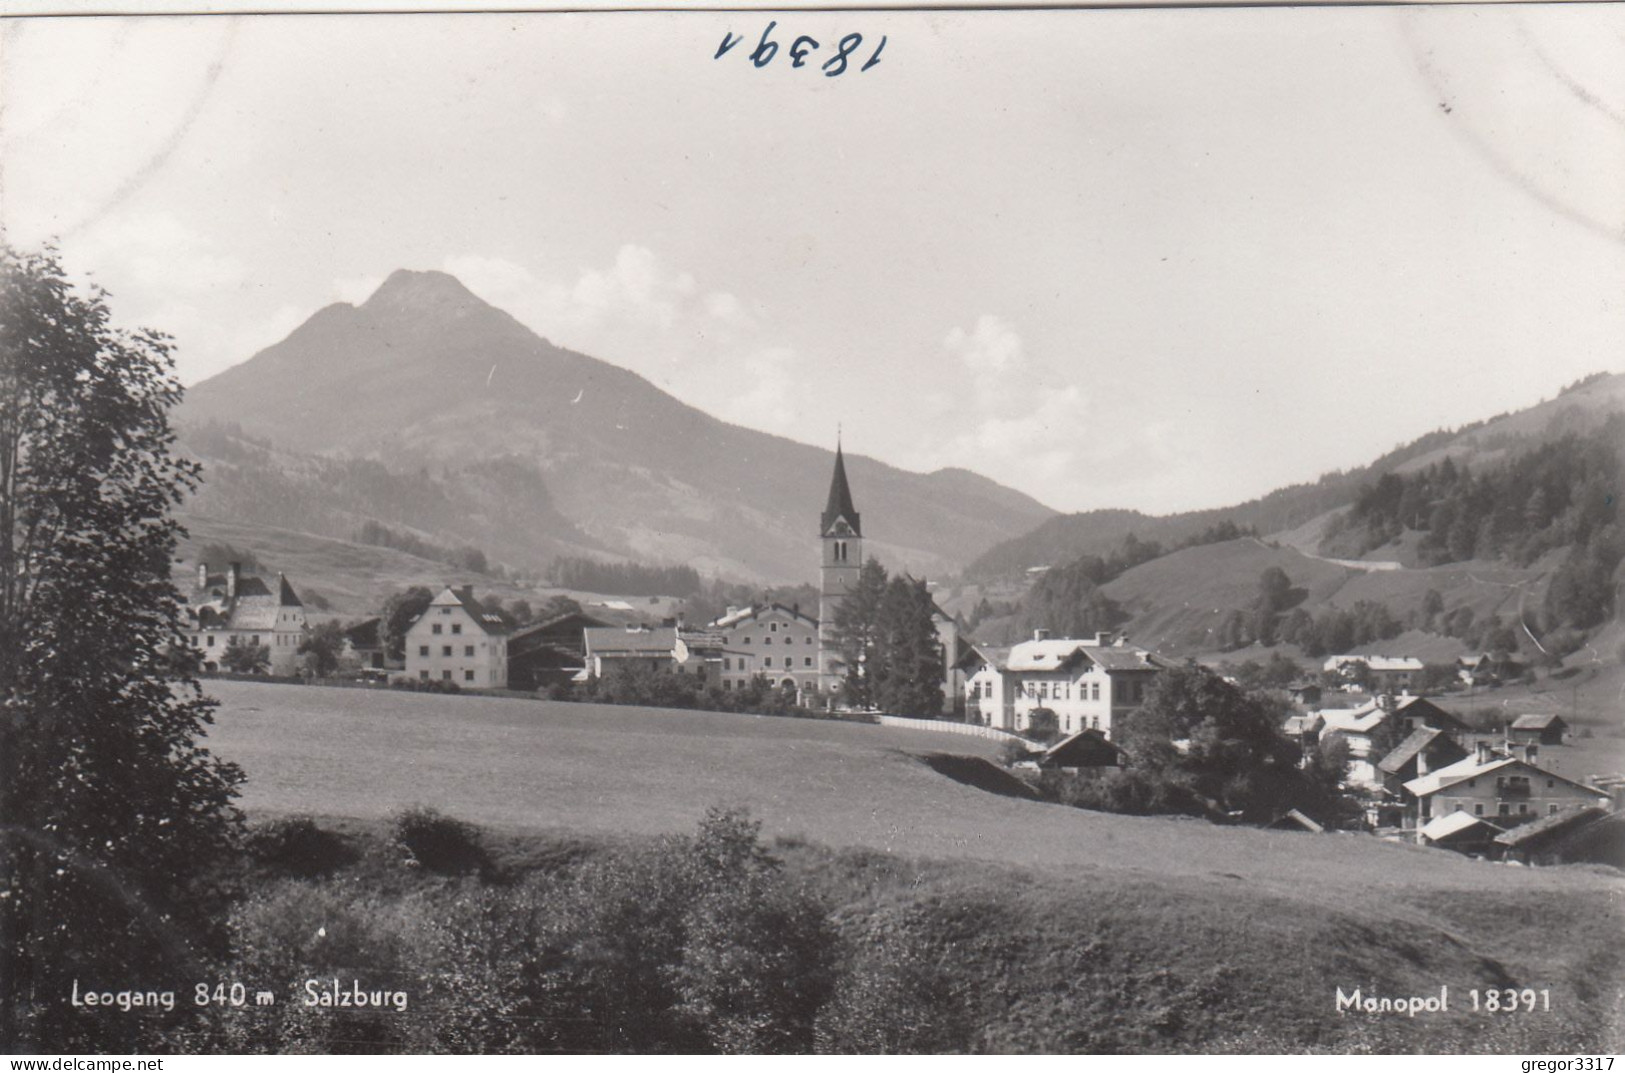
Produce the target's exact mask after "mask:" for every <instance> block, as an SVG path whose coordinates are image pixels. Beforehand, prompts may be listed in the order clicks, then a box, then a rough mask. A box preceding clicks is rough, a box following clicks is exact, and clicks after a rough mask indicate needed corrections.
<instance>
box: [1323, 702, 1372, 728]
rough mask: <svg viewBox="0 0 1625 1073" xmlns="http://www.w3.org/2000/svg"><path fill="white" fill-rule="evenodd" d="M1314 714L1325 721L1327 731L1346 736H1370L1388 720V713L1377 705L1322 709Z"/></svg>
mask: <svg viewBox="0 0 1625 1073" xmlns="http://www.w3.org/2000/svg"><path fill="white" fill-rule="evenodd" d="M1314 714H1316V715H1318V716H1320V717H1321V719H1323V720H1325V726H1326V730H1327V731H1334V730H1335V731H1339V732H1341V733H1344V734H1369V733H1371V732H1372V731H1373V730H1375V729H1377V727H1379V726H1381V725H1382V721H1383V720H1384V719H1386V718H1388V713H1387V712H1386V711H1384V710H1383V709H1382V708H1381V707H1379V706H1378V705H1376V704H1365V705H1362V706H1360V707H1358V708H1322V709H1320V710H1318V711H1316V712H1315V713H1314Z"/></svg>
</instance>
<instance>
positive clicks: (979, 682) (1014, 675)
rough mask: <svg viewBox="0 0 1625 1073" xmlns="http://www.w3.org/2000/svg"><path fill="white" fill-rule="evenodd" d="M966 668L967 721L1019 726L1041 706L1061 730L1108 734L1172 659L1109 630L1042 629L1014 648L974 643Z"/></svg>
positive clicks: (1025, 725)
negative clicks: (1073, 634)
mask: <svg viewBox="0 0 1625 1073" xmlns="http://www.w3.org/2000/svg"><path fill="white" fill-rule="evenodd" d="M961 666H963V667H964V669H965V671H966V672H967V674H968V675H969V677H968V678H967V679H966V681H965V717H966V719H967V720H968V721H971V722H979V723H982V724H984V725H987V726H991V727H997V728H998V729H1001V730H1010V731H1022V730H1026V729H1027V728H1028V727H1029V726H1030V725H1031V718H1032V713H1033V712H1034V711H1035V710H1036V709H1039V708H1048V709H1049V710H1050V711H1052V712H1054V713H1055V715H1056V717H1057V719H1058V720H1059V721H1060V724H1061V725H1060V730H1061V733H1062V734H1075V733H1077V732H1078V731H1080V730H1098V731H1100V732H1101V733H1103V734H1105V735H1106V736H1107V737H1110V736H1111V732H1112V722H1113V720H1114V719H1115V718H1120V717H1121V716H1122V715H1124V714H1125V713H1127V712H1130V711H1132V710H1134V709H1135V708H1136V707H1138V706H1139V705H1140V703H1141V702H1142V701H1143V700H1144V699H1145V695H1146V690H1147V689H1149V688H1150V685H1151V680H1152V679H1153V678H1155V677H1156V675H1157V674H1158V672H1160V671H1162V670H1164V669H1166V667H1167V664H1165V663H1164V662H1163V661H1162V660H1161V659H1159V658H1158V657H1157V656H1155V655H1153V654H1152V653H1150V652H1148V651H1146V650H1145V649H1143V648H1136V647H1133V646H1132V645H1129V644H1128V643H1127V640H1126V639H1125V638H1122V637H1113V635H1111V634H1107V633H1101V634H1096V635H1095V636H1094V638H1092V639H1089V640H1082V639H1077V638H1070V637H1067V638H1051V637H1050V636H1049V631H1047V630H1038V631H1037V632H1036V633H1034V635H1033V639H1032V640H1031V641H1023V642H1022V643H1021V644H1018V645H1015V646H1014V647H1011V648H994V647H990V646H985V645H973V646H972V647H971V651H970V653H969V655H968V656H967V657H966V659H965V660H964V661H962V663H961Z"/></svg>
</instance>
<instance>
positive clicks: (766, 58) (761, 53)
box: [750, 22, 779, 67]
mask: <svg viewBox="0 0 1625 1073" xmlns="http://www.w3.org/2000/svg"><path fill="white" fill-rule="evenodd" d="M777 25H778V23H777V22H770V23H768V24H767V29H765V30H763V31H762V40H761V42H760V43H759V44H757V46H756V51H755V52H752V53H751V54H750V62H752V63H754V64H755V65H756V66H758V67H766V66H767V65H768V64H770V63H772V62H773V57H774V56H777V55H778V54H779V43H778V42H777V41H769V40H768V39H767V35H768V34H770V33H772V32H773V27H775V26H777Z"/></svg>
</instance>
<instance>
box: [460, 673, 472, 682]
mask: <svg viewBox="0 0 1625 1073" xmlns="http://www.w3.org/2000/svg"><path fill="white" fill-rule="evenodd" d="M473 680H474V672H473V671H471V670H469V671H464V672H463V681H465V682H472V681H473Z"/></svg>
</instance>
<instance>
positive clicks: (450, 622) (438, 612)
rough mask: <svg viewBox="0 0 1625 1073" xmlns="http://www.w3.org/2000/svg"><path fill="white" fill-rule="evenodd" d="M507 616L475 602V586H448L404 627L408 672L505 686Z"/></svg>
mask: <svg viewBox="0 0 1625 1073" xmlns="http://www.w3.org/2000/svg"><path fill="white" fill-rule="evenodd" d="M510 632H511V631H510V628H509V625H508V620H507V619H506V618H504V617H503V616H502V615H501V614H500V613H498V612H495V611H487V610H486V609H484V608H483V607H481V606H480V605H479V604H477V603H475V602H474V587H473V586H472V585H465V586H463V587H462V588H460V589H453V588H449V587H448V588H447V589H445V590H444V591H442V592H441V593H440V595H439V596H436V597H435V598H434V600H433V601H431V602H430V604H429V606H428V608H427V609H425V610H424V612H423V614H421V615H419V616H418V617H417V618H416V619H414V620H413V622H412V625H411V626H409V627H407V630H406V677H407V678H415V679H417V680H419V681H423V682H427V681H430V680H439V681H443V682H455V683H456V684H457V685H458V686H460V687H462V688H466V689H506V688H507V686H508V634H509V633H510Z"/></svg>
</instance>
